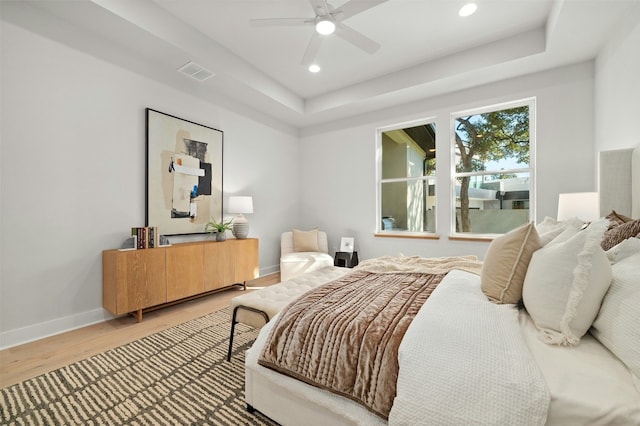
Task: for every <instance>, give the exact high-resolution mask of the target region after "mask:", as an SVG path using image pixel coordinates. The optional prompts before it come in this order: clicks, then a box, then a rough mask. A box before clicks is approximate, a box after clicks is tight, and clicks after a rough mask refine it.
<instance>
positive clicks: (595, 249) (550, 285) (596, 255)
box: [522, 220, 611, 345]
mask: <svg viewBox="0 0 640 426" xmlns="http://www.w3.org/2000/svg"><path fill="white" fill-rule="evenodd" d="M607 226H608V221H606V220H599V221H597V222H593V223H592V224H591V225H589V227H588V228H587V229H585V230H583V231H580V232H578V233H577V234H575V235H573V236H572V237H570V238H568V239H566V241H561V242H556V241H555V240H554V241H553V242H552V243H549V244H547V245H546V246H545V247H543V248H541V249H540V250H538V251H536V252H535V253H534V254H533V256H532V257H531V262H530V263H529V268H528V269H527V275H526V277H525V280H524V286H523V289H522V299H523V302H524V306H525V307H526V309H527V311H528V312H529V315H531V318H532V319H533V322H534V323H535V325H536V327H537V328H538V330H540V333H541V338H542V340H543V341H545V342H546V343H549V344H560V345H576V344H578V343H579V342H580V338H581V337H582V336H583V335H584V334H585V333H586V332H587V330H589V327H591V324H592V323H593V320H594V319H595V317H596V315H597V314H598V310H599V309H600V303H601V302H602V299H603V297H604V295H605V293H606V292H607V289H608V288H609V285H610V284H611V265H610V264H609V260H608V259H607V256H606V254H605V253H604V251H603V250H602V247H600V240H601V239H602V235H603V234H604V231H605V230H606V229H607ZM558 238H559V237H558Z"/></svg>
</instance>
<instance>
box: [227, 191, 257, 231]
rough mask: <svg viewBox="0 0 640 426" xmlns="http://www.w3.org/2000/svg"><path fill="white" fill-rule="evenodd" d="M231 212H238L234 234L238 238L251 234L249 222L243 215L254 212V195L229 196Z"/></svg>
mask: <svg viewBox="0 0 640 426" xmlns="http://www.w3.org/2000/svg"><path fill="white" fill-rule="evenodd" d="M229 213H236V214H237V216H236V217H234V218H233V229H232V231H231V232H232V233H233V236H234V237H236V238H238V239H240V240H241V239H244V238H247V235H249V222H248V221H247V219H246V218H245V217H244V216H243V214H245V213H253V197H245V196H242V197H229Z"/></svg>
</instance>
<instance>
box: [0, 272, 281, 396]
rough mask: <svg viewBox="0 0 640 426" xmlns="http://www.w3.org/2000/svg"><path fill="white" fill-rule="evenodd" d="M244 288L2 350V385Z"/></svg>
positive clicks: (213, 307) (163, 324)
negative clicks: (137, 318) (138, 316)
mask: <svg viewBox="0 0 640 426" xmlns="http://www.w3.org/2000/svg"><path fill="white" fill-rule="evenodd" d="M279 281H280V274H279V273H275V274H271V275H266V276H264V277H260V278H257V279H255V280H252V281H248V282H247V291H253V290H255V289H258V288H261V287H265V286H268V285H272V284H275V283H278V282H279ZM241 291H242V290H241V289H230V290H225V291H221V292H218V293H213V294H210V295H208V296H204V297H201V298H198V299H194V300H191V301H188V302H184V303H179V304H176V305H173V306H168V307H166V308H162V309H157V310H154V311H151V312H146V313H145V314H144V315H143V317H142V322H141V323H137V322H136V317H135V316H122V317H118V318H115V319H112V320H109V321H105V322H102V323H98V324H94V325H90V326H87V327H83V328H80V329H77V330H72V331H68V332H66V333H62V334H58V335H56V336H51V337H47V338H44V339H41V340H38V341H35V342H31V343H26V344H24V345H20V346H15V347H12V348H9V349H5V350H3V351H0V388H4V387H6V386H10V385H13V384H15V383H19V382H21V381H23V380H26V379H30V378H32V377H36V376H38V375H40V374H44V373H47V372H49V371H53V370H55V369H57V368H60V367H63V366H65V365H68V364H71V363H73V362H76V361H80V360H82V359H85V358H88V357H90V356H92V355H96V354H99V353H101V352H104V351H106V350H108V349H112V348H115V347H117V346H120V345H123V344H125V343H129V342H132V341H134V340H137V339H140V338H142V337H144V336H147V335H150V334H153V333H156V332H158V331H161V330H164V329H166V328H169V327H173V326H175V325H178V324H182V323H184V322H187V321H189V320H191V319H195V318H199V317H201V316H204V315H206V314H208V313H210V312H213V311H217V310H220V309H222V308H225V307H227V306H229V303H230V301H231V299H232V298H233V297H235V296H239V295H240V294H241V293H240V292H241Z"/></svg>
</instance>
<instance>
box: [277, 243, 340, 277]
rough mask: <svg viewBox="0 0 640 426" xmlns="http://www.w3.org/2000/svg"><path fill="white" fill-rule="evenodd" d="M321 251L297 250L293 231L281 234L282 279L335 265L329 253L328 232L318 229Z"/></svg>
mask: <svg viewBox="0 0 640 426" xmlns="http://www.w3.org/2000/svg"><path fill="white" fill-rule="evenodd" d="M318 248H319V250H320V251H317V252H315V251H304V252H296V251H295V249H294V244H293V232H291V231H288V232H284V233H283V234H282V235H281V236H280V281H287V280H290V279H292V278H295V277H297V276H298V275H301V274H304V273H305V272H311V271H315V270H318V269H320V268H323V267H325V266H333V257H331V256H330V255H329V245H328V243H327V233H326V232H323V231H318Z"/></svg>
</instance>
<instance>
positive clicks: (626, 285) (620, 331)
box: [591, 246, 640, 378]
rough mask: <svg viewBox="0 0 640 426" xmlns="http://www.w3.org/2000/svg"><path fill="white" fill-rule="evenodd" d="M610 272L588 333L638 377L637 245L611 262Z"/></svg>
mask: <svg viewBox="0 0 640 426" xmlns="http://www.w3.org/2000/svg"><path fill="white" fill-rule="evenodd" d="M612 272H613V282H612V283H611V288H609V291H608V292H607V295H606V296H605V298H604V300H603V301H602V307H601V308H600V312H599V313H598V317H597V318H596V320H595V321H594V322H593V328H592V329H591V334H593V336H594V337H595V338H596V339H598V340H599V341H600V343H602V344H603V345H604V346H606V347H607V349H609V350H610V351H611V352H613V353H614V354H615V355H616V356H617V357H618V358H620V360H621V361H622V362H624V363H625V364H626V365H627V367H629V369H631V371H632V372H633V373H634V374H635V375H636V376H637V377H639V378H640V327H639V325H640V246H637V251H636V253H635V254H633V255H631V256H627V257H624V258H623V259H622V260H620V261H618V262H616V263H614V264H613V266H612Z"/></svg>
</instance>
